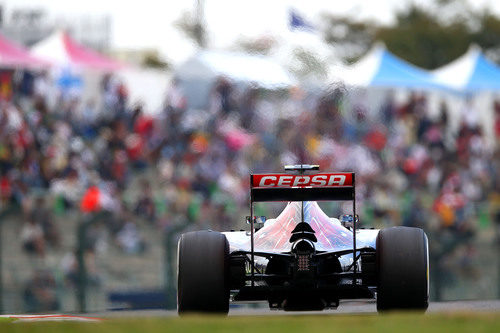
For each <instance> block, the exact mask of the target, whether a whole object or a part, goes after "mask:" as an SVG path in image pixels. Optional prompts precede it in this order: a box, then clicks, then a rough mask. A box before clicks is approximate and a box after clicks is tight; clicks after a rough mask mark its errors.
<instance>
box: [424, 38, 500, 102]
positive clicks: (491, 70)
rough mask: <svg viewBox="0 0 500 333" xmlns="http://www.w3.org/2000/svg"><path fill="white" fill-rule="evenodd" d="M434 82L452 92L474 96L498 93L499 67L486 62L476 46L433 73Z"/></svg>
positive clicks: (499, 89)
mask: <svg viewBox="0 0 500 333" xmlns="http://www.w3.org/2000/svg"><path fill="white" fill-rule="evenodd" d="M432 77H433V78H434V80H435V81H436V82H439V83H441V84H444V85H446V86H448V87H450V88H452V89H454V90H457V91H460V92H464V93H469V94H474V93H478V92H482V91H500V67H498V66H497V65H496V64H494V63H493V62H491V61H490V60H488V59H487V58H486V57H485V56H484V54H483V53H482V52H481V49H480V48H479V47H478V46H475V45H472V46H471V47H470V48H469V50H468V51H467V52H466V53H465V54H464V55H462V56H461V57H459V58H458V59H456V60H454V61H452V62H451V63H449V64H447V65H444V66H443V67H440V68H438V69H436V70H434V71H432Z"/></svg>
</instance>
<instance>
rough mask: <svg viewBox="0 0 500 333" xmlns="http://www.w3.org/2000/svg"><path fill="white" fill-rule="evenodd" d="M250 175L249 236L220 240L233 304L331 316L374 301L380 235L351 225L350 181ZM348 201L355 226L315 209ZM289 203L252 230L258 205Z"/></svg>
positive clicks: (300, 172) (339, 176)
mask: <svg viewBox="0 0 500 333" xmlns="http://www.w3.org/2000/svg"><path fill="white" fill-rule="evenodd" d="M316 169H317V167H315V166H309V165H306V166H302V165H300V166H291V167H288V171H291V172H295V173H296V174H294V175H290V174H265V175H251V176H250V184H251V191H250V192H251V193H250V197H251V202H250V218H249V221H250V224H251V227H250V232H225V233H224V235H225V236H226V238H227V240H228V242H229V246H230V265H229V270H230V274H229V275H230V276H231V282H230V289H231V299H232V301H233V302H238V301H240V302H248V301H268V302H269V306H270V307H271V308H275V309H284V310H322V309H325V308H336V307H337V306H338V304H339V300H341V299H360V298H363V299H364V298H374V297H375V291H376V272H375V270H376V264H375V260H376V257H375V254H376V238H377V234H378V230H374V229H359V228H357V223H356V222H355V220H356V218H357V215H356V200H355V175H354V173H323V174H315V175H306V174H305V172H306V171H309V170H316ZM322 200H324V201H326V200H328V201H329V200H341V201H352V204H353V205H352V207H353V211H352V215H349V216H351V217H352V220H353V222H352V223H342V222H341V221H340V220H339V219H336V218H331V217H328V216H327V215H326V214H325V213H324V212H323V211H322V210H321V208H320V206H319V205H318V202H317V201H322ZM268 201H287V202H288V204H287V205H286V207H285V208H284V210H283V211H282V212H281V214H280V215H279V216H278V217H276V218H275V219H270V220H267V221H266V223H265V225H264V226H263V227H262V228H260V229H259V230H256V227H255V223H254V222H255V221H254V216H253V215H254V214H253V211H254V209H253V207H254V203H255V202H268Z"/></svg>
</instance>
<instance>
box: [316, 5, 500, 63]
mask: <svg viewBox="0 0 500 333" xmlns="http://www.w3.org/2000/svg"><path fill="white" fill-rule="evenodd" d="M395 18H396V20H395V24H393V25H390V26H383V25H380V24H376V23H373V22H359V21H354V20H352V19H349V18H346V17H337V16H332V15H326V16H325V20H324V22H325V23H326V29H325V31H324V39H325V40H326V41H327V42H328V43H332V44H334V45H335V46H336V47H338V48H340V49H342V50H343V51H344V54H342V56H343V58H344V59H345V60H348V61H353V60H357V59H358V58H359V57H360V56H362V55H363V54H365V53H366V50H368V49H369V47H370V46H371V45H372V44H373V43H374V42H375V41H377V40H378V41H382V42H384V43H385V45H386V46H387V48H388V49H389V50H390V51H391V52H393V53H394V54H396V55H397V56H399V57H401V58H403V59H405V60H407V61H409V62H410V63H413V64H415V65H417V66H420V67H423V68H427V69H434V68H437V67H439V66H442V65H444V64H446V63H448V62H450V61H452V60H454V59H456V58H457V57H459V56H460V55H462V54H463V53H464V52H466V50H467V49H468V47H469V46H470V45H471V44H477V45H479V46H480V47H481V48H482V49H483V50H484V51H485V52H486V54H487V55H488V57H490V59H492V60H493V61H496V62H499V63H500V18H499V17H498V16H496V15H494V14H492V12H491V11H490V10H488V9H485V10H482V11H476V10H474V9H472V8H471V7H470V6H469V5H468V4H467V2H466V1H465V0H438V1H436V2H434V4H433V5H432V6H430V7H423V6H419V5H416V4H412V5H410V6H408V7H407V8H405V9H403V10H401V11H399V12H397V13H396V15H395Z"/></svg>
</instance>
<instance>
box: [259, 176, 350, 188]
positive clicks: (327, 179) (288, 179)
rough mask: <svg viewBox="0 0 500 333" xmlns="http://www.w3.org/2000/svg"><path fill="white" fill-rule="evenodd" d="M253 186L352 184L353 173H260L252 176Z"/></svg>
mask: <svg viewBox="0 0 500 333" xmlns="http://www.w3.org/2000/svg"><path fill="white" fill-rule="evenodd" d="M252 186H253V187H309V186H352V173H321V174H316V175H282V174H260V175H253V176H252Z"/></svg>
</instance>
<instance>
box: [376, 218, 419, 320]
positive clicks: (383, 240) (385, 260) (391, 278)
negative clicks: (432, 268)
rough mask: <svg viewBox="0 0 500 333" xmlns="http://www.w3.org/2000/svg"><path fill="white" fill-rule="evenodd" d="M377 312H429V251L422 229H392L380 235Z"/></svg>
mask: <svg viewBox="0 0 500 333" xmlns="http://www.w3.org/2000/svg"><path fill="white" fill-rule="evenodd" d="M376 246H377V254H376V260H377V279H378V285H377V310H378V311H385V310H397V309H413V310H424V311H425V310H426V309H427V307H428V305H429V249H428V242H427V236H426V235H425V233H424V231H423V230H422V229H419V228H408V227H392V228H387V229H382V230H380V231H379V233H378V236H377V245H376Z"/></svg>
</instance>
